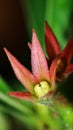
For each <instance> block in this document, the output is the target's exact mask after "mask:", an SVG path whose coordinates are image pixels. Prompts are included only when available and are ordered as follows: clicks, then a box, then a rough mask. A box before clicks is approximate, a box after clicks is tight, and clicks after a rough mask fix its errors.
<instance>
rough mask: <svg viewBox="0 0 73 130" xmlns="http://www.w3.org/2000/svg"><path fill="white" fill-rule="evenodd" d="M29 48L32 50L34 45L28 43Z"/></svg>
mask: <svg viewBox="0 0 73 130" xmlns="http://www.w3.org/2000/svg"><path fill="white" fill-rule="evenodd" d="M28 47H29V49H30V50H31V47H32V44H31V43H30V42H28Z"/></svg>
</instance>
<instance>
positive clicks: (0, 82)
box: [0, 77, 11, 92]
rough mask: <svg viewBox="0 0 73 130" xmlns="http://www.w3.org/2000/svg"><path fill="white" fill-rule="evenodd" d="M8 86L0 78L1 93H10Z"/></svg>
mask: <svg viewBox="0 0 73 130" xmlns="http://www.w3.org/2000/svg"><path fill="white" fill-rule="evenodd" d="M10 90H11V89H10V87H9V85H8V84H7V83H6V82H5V81H4V79H3V78H2V77H0V91H2V92H8V91H10Z"/></svg>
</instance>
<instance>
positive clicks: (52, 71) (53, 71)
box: [50, 57, 58, 87]
mask: <svg viewBox="0 0 73 130" xmlns="http://www.w3.org/2000/svg"><path fill="white" fill-rule="evenodd" d="M57 61H58V57H56V58H55V59H54V60H53V61H52V64H51V67H50V78H51V83H52V86H53V87H55V80H56V69H57V66H58V64H57Z"/></svg>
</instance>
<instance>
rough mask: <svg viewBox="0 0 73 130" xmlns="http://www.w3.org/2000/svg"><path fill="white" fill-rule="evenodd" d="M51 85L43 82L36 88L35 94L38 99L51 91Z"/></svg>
mask: <svg viewBox="0 0 73 130" xmlns="http://www.w3.org/2000/svg"><path fill="white" fill-rule="evenodd" d="M50 88H51V86H50V84H49V83H48V82H47V81H41V82H40V83H39V84H36V85H35V86H34V92H35V94H36V96H37V97H39V98H40V97H42V96H45V95H46V94H47V93H48V92H49V91H50Z"/></svg>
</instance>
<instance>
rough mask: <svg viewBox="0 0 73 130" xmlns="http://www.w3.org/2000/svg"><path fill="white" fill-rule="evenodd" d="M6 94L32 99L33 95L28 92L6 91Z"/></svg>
mask: <svg viewBox="0 0 73 130" xmlns="http://www.w3.org/2000/svg"><path fill="white" fill-rule="evenodd" d="M7 94H8V95H10V96H12V97H15V98H18V99H23V100H29V101H34V97H33V96H32V95H31V94H30V93H29V92H7Z"/></svg>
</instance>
